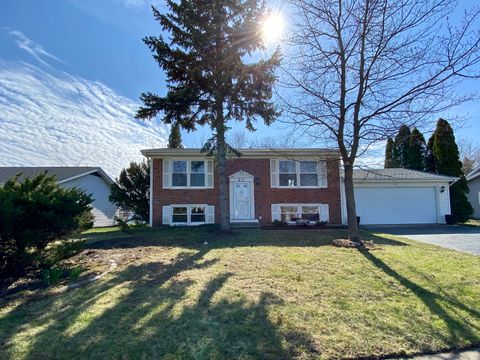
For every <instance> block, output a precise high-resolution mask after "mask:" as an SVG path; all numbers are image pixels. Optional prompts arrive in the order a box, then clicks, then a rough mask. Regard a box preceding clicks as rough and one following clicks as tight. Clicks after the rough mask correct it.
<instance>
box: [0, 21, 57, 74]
mask: <svg viewBox="0 0 480 360" xmlns="http://www.w3.org/2000/svg"><path fill="white" fill-rule="evenodd" d="M4 30H6V31H7V32H8V33H9V34H10V35H11V36H12V37H13V38H14V39H15V43H16V44H17V45H18V47H19V48H20V49H22V50H25V51H26V52H28V53H29V54H30V55H32V56H33V57H34V58H35V59H36V60H37V61H38V62H40V63H41V64H43V65H45V66H48V67H51V66H50V64H49V63H48V62H47V61H46V60H44V58H47V59H50V60H55V61H57V62H59V63H62V64H65V62H64V61H63V60H60V59H59V58H58V57H56V56H55V55H53V54H51V53H49V52H48V51H46V50H45V49H44V48H43V47H42V46H40V45H39V44H37V43H36V42H35V41H33V40H31V39H29V38H28V37H27V36H26V35H25V34H24V33H22V32H21V31H18V30H12V29H10V28H4Z"/></svg>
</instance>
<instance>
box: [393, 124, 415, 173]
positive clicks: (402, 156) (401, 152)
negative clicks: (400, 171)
mask: <svg viewBox="0 0 480 360" xmlns="http://www.w3.org/2000/svg"><path fill="white" fill-rule="evenodd" d="M410 135H411V131H410V128H409V127H408V126H407V125H402V126H400V128H399V129H398V134H397V136H395V146H394V148H393V164H394V165H395V166H394V167H405V166H406V164H407V162H408V160H407V152H408V146H409V143H410Z"/></svg>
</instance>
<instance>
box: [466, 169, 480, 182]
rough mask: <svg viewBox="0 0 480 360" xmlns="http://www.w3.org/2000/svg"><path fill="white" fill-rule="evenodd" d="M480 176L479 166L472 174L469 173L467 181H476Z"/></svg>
mask: <svg viewBox="0 0 480 360" xmlns="http://www.w3.org/2000/svg"><path fill="white" fill-rule="evenodd" d="M479 176H480V166H478V167H477V168H475V169H473V170H472V171H471V172H469V173H468V174H467V176H466V178H467V181H468V180H473V179H476V178H477V177H479Z"/></svg>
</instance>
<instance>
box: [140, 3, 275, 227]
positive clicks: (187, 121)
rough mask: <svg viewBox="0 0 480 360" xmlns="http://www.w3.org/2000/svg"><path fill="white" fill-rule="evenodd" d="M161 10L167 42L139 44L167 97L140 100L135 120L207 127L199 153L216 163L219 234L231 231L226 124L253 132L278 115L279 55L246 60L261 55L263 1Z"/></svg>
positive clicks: (146, 96)
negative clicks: (159, 72) (161, 75)
mask: <svg viewBox="0 0 480 360" xmlns="http://www.w3.org/2000/svg"><path fill="white" fill-rule="evenodd" d="M166 5H167V8H168V12H167V13H165V14H162V13H160V12H159V11H158V10H157V9H156V8H155V7H152V9H153V14H154V17H155V19H156V20H157V21H158V22H159V23H160V26H161V28H162V30H163V31H165V32H167V33H169V38H168V39H164V38H163V37H162V36H158V37H154V36H149V37H145V38H144V39H143V41H144V42H145V44H146V45H147V46H148V47H149V48H150V50H151V51H152V52H153V54H154V55H153V57H154V59H155V60H156V61H157V62H158V64H159V65H160V67H161V68H162V69H163V70H164V71H165V73H166V75H167V81H168V93H167V95H166V96H158V95H155V94H152V93H149V92H147V93H143V94H142V95H141V100H142V102H143V103H144V106H143V107H141V108H140V109H139V110H138V112H137V115H136V116H137V117H138V118H141V119H148V118H151V117H154V116H156V115H157V114H159V113H160V112H163V113H164V115H165V117H164V121H165V123H169V124H171V123H175V122H178V123H179V124H180V125H181V126H182V127H183V128H185V129H187V130H195V128H196V126H197V125H209V126H210V127H211V129H212V132H213V136H212V138H211V139H210V140H209V142H208V143H207V144H206V145H205V146H204V150H208V151H209V152H210V153H212V154H213V153H214V154H215V156H216V166H217V170H218V173H219V193H220V213H221V227H222V230H229V229H230V215H229V208H228V198H227V196H228V193H227V190H228V189H227V181H228V179H227V173H226V159H227V154H228V153H229V152H231V150H232V148H231V147H230V146H228V144H227V143H226V141H225V132H226V131H227V126H226V123H227V121H228V120H231V119H232V120H237V121H245V124H246V128H247V129H249V130H254V126H253V121H254V120H255V119H257V118H262V119H263V121H264V122H265V124H267V125H269V124H271V123H272V122H273V121H274V119H275V118H276V116H277V115H278V113H277V111H276V109H275V107H274V106H273V103H272V102H271V96H272V86H273V84H274V82H275V80H276V77H275V74H274V71H275V69H276V68H277V66H278V65H279V63H280V52H279V50H278V49H277V51H275V52H274V53H273V55H272V56H271V57H269V58H268V59H266V60H261V61H258V62H254V61H252V60H253V59H252V58H251V56H250V55H251V54H252V53H253V52H255V51H256V50H260V49H264V44H263V40H262V38H261V36H260V33H261V32H260V26H259V25H260V23H261V21H262V20H263V19H264V17H265V16H266V10H265V4H264V2H263V1H259V0H216V1H207V0H180V1H179V2H175V1H173V0H167V4H166ZM246 61H247V62H246Z"/></svg>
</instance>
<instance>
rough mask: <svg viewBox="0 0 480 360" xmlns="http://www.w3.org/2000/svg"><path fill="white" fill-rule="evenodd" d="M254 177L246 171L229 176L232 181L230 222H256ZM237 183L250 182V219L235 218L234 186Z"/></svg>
mask: <svg viewBox="0 0 480 360" xmlns="http://www.w3.org/2000/svg"><path fill="white" fill-rule="evenodd" d="M254 179H255V178H254V176H253V175H251V174H249V173H247V172H246V171H243V170H240V171H237V172H236V173H234V174H232V175H230V176H229V180H230V185H229V186H230V220H231V221H233V222H234V221H237V222H238V221H245V222H249V221H255V199H254V184H255V181H254ZM236 182H248V183H249V185H250V186H249V188H250V218H249V219H236V218H235V208H234V206H235V204H234V186H235V183H236Z"/></svg>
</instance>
